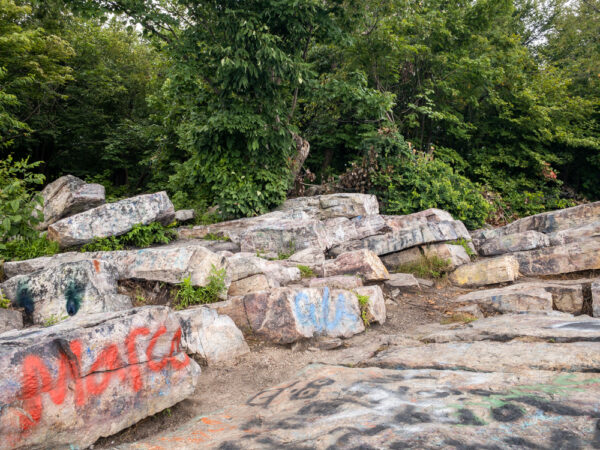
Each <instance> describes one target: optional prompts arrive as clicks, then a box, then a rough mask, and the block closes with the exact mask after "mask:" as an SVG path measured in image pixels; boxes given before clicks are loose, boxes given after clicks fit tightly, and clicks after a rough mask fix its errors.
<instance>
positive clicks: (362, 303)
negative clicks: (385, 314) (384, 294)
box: [356, 294, 369, 328]
mask: <svg viewBox="0 0 600 450" xmlns="http://www.w3.org/2000/svg"><path fill="white" fill-rule="evenodd" d="M356 298H357V299H358V306H359V308H360V317H361V319H362V321H363V323H364V324H365V328H369V319H368V312H367V306H368V305H369V296H368V295H360V294H356Z"/></svg>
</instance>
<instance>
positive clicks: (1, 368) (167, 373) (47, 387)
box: [0, 306, 200, 449]
mask: <svg viewBox="0 0 600 450" xmlns="http://www.w3.org/2000/svg"><path fill="white" fill-rule="evenodd" d="M180 340H181V328H180V325H179V321H178V320H177V318H176V317H175V316H174V315H173V314H172V313H171V312H170V310H169V308H167V307H160V306H158V307H144V308H137V309H132V310H129V311H125V312H119V313H112V314H99V315H93V316H81V317H76V318H73V319H72V320H69V321H67V322H63V323H61V324H58V325H55V326H53V327H49V328H38V329H29V330H21V331H15V332H9V333H5V334H3V335H2V336H0V374H2V376H0V403H1V404H2V409H0V436H2V439H1V440H0V448H1V449H14V448H19V449H21V448H22V449H25V448H62V447H63V446H64V447H67V448H68V447H69V446H71V448H85V447H87V446H89V445H90V444H92V443H94V441H96V440H97V439H98V438H100V437H102V436H110V435H112V434H114V433H117V432H118V431H120V430H122V429H124V428H127V427H129V426H131V425H133V424H135V423H136V422H138V421H140V420H141V419H143V418H145V417H147V416H151V415H153V414H156V413H157V412H159V411H161V410H163V409H165V408H169V407H171V406H173V405H174V404H175V403H177V402H180V401H181V400H183V399H185V398H186V397H188V396H189V395H191V394H192V393H193V392H194V389H195V387H196V384H197V382H198V377H199V374H200V368H199V366H198V365H197V364H196V363H195V362H194V361H193V360H191V359H190V358H189V357H188V356H187V355H186V354H185V353H183V352H182V351H181V350H180Z"/></svg>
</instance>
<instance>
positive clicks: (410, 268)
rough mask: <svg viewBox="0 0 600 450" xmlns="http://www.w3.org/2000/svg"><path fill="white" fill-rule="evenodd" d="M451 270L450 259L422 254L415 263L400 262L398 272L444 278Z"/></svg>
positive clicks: (423, 276) (421, 276) (422, 276)
mask: <svg viewBox="0 0 600 450" xmlns="http://www.w3.org/2000/svg"><path fill="white" fill-rule="evenodd" d="M449 270H450V261H449V260H447V259H442V258H440V257H438V256H435V255H434V256H431V257H427V256H425V255H423V256H421V260H420V261H419V262H415V263H407V264H400V265H399V266H398V267H397V268H396V272H397V273H412V274H413V275H416V276H417V277H420V278H442V277H443V276H444V275H445V274H446V273H448V271H449Z"/></svg>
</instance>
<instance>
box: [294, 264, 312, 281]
mask: <svg viewBox="0 0 600 450" xmlns="http://www.w3.org/2000/svg"><path fill="white" fill-rule="evenodd" d="M296 267H297V268H298V269H299V270H300V275H301V276H302V278H314V277H316V276H317V275H316V274H315V272H314V271H313V270H312V269H311V268H310V267H308V266H303V265H302V264H299V265H297V266H296Z"/></svg>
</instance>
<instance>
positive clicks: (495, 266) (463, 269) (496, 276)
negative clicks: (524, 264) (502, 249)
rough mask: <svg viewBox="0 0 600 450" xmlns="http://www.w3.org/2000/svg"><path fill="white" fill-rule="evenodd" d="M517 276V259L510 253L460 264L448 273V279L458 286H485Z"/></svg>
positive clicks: (507, 280) (513, 278)
mask: <svg viewBox="0 0 600 450" xmlns="http://www.w3.org/2000/svg"><path fill="white" fill-rule="evenodd" d="M518 277H519V263H518V261H517V259H516V258H515V257H513V256H512V255H503V256H498V257H496V258H490V259H480V260H478V261H475V262H472V263H469V264H465V265H463V266H460V267H459V268H458V269H456V270H455V271H454V272H452V273H451V274H450V281H451V282H452V283H454V284H455V285H458V286H487V285H490V284H499V283H507V282H512V281H515V280H516V279H517V278H518Z"/></svg>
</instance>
